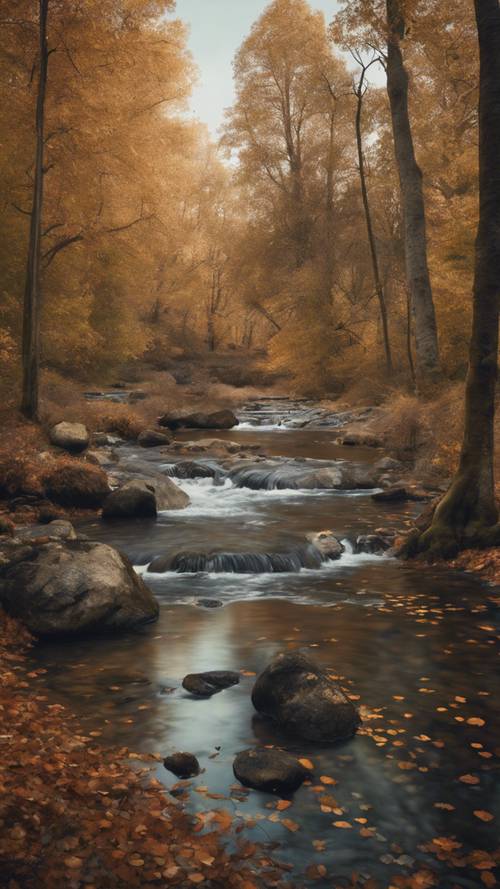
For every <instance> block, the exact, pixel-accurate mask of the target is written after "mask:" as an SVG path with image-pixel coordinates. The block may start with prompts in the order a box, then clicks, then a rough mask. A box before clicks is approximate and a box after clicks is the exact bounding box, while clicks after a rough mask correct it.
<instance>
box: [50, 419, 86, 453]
mask: <svg viewBox="0 0 500 889" xmlns="http://www.w3.org/2000/svg"><path fill="white" fill-rule="evenodd" d="M49 435H50V440H51V442H52V444H54V445H57V447H58V448H63V450H65V451H70V452H71V453H73V454H79V453H81V451H84V450H85V448H87V447H88V444H89V434H88V432H87V428H86V427H85V426H84V425H83V423H67V422H62V423H57V424H56V425H55V426H53V427H52V429H51V430H50V433H49Z"/></svg>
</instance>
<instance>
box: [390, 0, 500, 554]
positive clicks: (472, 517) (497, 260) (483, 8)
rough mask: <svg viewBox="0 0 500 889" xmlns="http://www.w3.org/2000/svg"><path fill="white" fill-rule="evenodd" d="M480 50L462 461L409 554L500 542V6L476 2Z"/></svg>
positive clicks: (483, 0)
mask: <svg viewBox="0 0 500 889" xmlns="http://www.w3.org/2000/svg"><path fill="white" fill-rule="evenodd" d="M475 10H476V21H477V30H478V38H479V54H480V91H479V92H480V95H479V202H480V211H479V227H478V232H477V238H476V261H475V278H474V298H473V321H472V337H471V345H470V359H469V373H468V376H467V386H466V398H465V428H464V438H463V446H462V453H461V457H460V465H459V468H458V471H457V474H456V476H455V479H454V481H453V483H452V485H451V488H450V489H449V491H448V493H447V494H446V495H445V497H444V498H443V500H442V501H441V503H440V504H439V505H438V507H437V509H436V511H435V513H434V517H433V521H432V524H431V526H430V527H429V528H428V529H427V531H425V532H424V533H423V534H422V535H417V536H416V537H414V538H413V539H412V540H410V541H409V542H408V546H407V549H408V551H409V553H410V554H411V553H413V552H419V551H426V550H428V551H430V552H431V553H436V554H439V555H442V554H444V555H451V554H453V553H454V552H456V551H457V550H458V549H461V548H465V547H468V546H473V547H485V546H490V545H495V544H498V543H500V525H499V524H498V508H497V504H496V500H495V486H494V471H493V461H494V419H495V389H496V382H497V376H498V321H499V304H500V276H499V269H500V165H499V158H500V6H499V4H498V0H475Z"/></svg>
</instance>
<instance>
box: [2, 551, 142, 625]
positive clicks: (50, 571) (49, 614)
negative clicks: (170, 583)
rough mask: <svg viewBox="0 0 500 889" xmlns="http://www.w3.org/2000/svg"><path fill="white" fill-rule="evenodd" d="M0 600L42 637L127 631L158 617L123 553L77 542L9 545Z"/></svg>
mask: <svg viewBox="0 0 500 889" xmlns="http://www.w3.org/2000/svg"><path fill="white" fill-rule="evenodd" d="M0 602H1V604H2V605H3V607H4V608H5V610H6V611H7V612H8V613H9V614H11V615H13V616H14V617H17V618H19V619H20V620H21V621H23V623H25V624H26V626H27V627H28V629H29V630H30V631H31V632H32V633H34V635H35V636H42V637H57V636H60V637H65V636H76V635H82V634H85V633H88V632H98V631H113V632H116V631H123V630H130V629H132V628H133V627H136V626H139V625H141V624H144V623H147V622H149V621H153V620H156V618H157V617H158V603H157V602H156V600H155V598H154V596H153V594H152V593H151V591H150V590H149V589H148V587H147V586H146V584H145V583H144V582H143V581H142V579H141V578H140V577H139V576H138V575H137V574H136V573H135V571H134V569H133V567H132V565H131V563H130V562H129V560H128V559H127V558H126V557H125V556H123V555H121V554H120V553H119V552H117V551H116V550H115V549H113V548H112V547H111V546H107V545H106V544H104V543H87V542H83V541H80V540H78V541H71V540H69V541H60V542H57V543H55V542H49V543H47V544H45V545H40V546H36V545H33V546H28V547H27V546H22V545H21V546H18V547H15V548H14V551H13V552H11V553H8V554H7V558H6V559H5V560H4V563H3V566H2V568H1V569H0Z"/></svg>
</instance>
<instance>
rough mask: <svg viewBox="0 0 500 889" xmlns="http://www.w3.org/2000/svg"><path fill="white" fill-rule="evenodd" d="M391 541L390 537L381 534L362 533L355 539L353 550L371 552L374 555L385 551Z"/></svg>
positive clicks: (389, 546) (390, 544)
mask: <svg viewBox="0 0 500 889" xmlns="http://www.w3.org/2000/svg"><path fill="white" fill-rule="evenodd" d="M392 543H393V540H392V538H391V539H388V538H387V537H383V536H382V535H381V534H362V535H361V536H360V537H358V539H357V540H356V544H355V547H354V551H355V552H356V553H371V554H373V555H376V554H377V553H384V552H386V551H387V550H388V549H390V548H391V546H392Z"/></svg>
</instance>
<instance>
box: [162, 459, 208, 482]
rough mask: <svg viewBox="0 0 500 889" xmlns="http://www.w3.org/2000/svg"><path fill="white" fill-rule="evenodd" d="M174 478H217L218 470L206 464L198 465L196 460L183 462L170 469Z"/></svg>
mask: <svg viewBox="0 0 500 889" xmlns="http://www.w3.org/2000/svg"><path fill="white" fill-rule="evenodd" d="M169 472H170V475H171V476H172V477H173V478H186V479H191V478H215V476H216V475H217V469H215V468H214V467H213V466H207V464H206V463H196V462H195V461H194V460H183V461H181V462H179V463H176V464H175V465H174V466H172V467H171V468H170V471H169Z"/></svg>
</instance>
